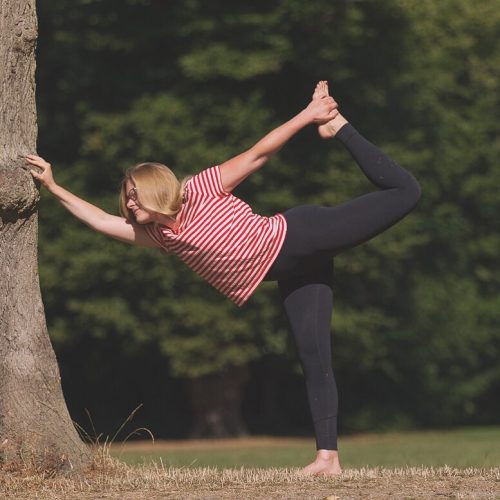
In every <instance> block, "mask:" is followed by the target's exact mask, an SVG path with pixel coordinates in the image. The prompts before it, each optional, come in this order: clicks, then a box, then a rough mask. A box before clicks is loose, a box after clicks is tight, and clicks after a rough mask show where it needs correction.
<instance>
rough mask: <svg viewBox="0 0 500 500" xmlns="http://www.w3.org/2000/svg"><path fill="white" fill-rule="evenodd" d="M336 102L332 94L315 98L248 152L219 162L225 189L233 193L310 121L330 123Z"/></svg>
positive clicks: (335, 111)
mask: <svg viewBox="0 0 500 500" xmlns="http://www.w3.org/2000/svg"><path fill="white" fill-rule="evenodd" d="M336 108H337V103H336V102H335V101H334V99H333V98H332V97H330V96H324V97H322V98H319V99H313V100H312V101H311V102H310V103H309V105H308V106H307V108H305V109H304V110H302V111H301V112H300V113H299V114H297V115H295V116H294V117H293V118H292V119H290V120H288V121H287V122H286V123H284V124H283V125H281V126H279V127H278V128H275V129H274V130H272V131H271V132H269V134H267V135H266V136H265V137H263V138H262V139H261V140H260V141H259V142H257V144H255V145H254V146H253V147H251V148H250V149H249V150H248V151H245V152H244V153H241V154H240V155H238V156H235V157H234V158H231V159H230V160H228V161H226V162H224V163H222V164H221V165H220V172H221V178H222V185H223V186H224V190H225V191H227V192H231V191H232V190H233V189H234V188H235V187H236V186H237V185H238V184H240V183H241V182H242V181H244V180H245V179H246V178H247V177H248V176H249V175H250V174H253V173H254V172H256V171H257V170H259V169H260V168H261V167H262V166H263V165H264V164H265V163H266V162H267V160H269V158H270V157H271V156H272V155H273V154H274V153H276V152H278V151H279V150H280V149H281V148H282V147H283V146H284V145H285V144H286V143H287V142H288V141H289V140H290V139H291V138H292V137H293V136H294V135H295V134H296V133H297V132H299V131H300V130H301V129H303V128H304V127H305V126H307V125H310V124H311V123H316V124H318V125H321V124H324V123H327V122H328V121H330V120H332V119H333V118H334V117H335V116H336V115H337V113H338V112H337V109H336Z"/></svg>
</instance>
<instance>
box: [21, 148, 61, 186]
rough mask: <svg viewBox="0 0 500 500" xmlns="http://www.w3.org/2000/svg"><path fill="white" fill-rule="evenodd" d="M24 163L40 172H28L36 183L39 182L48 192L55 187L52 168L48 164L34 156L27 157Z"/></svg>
mask: <svg viewBox="0 0 500 500" xmlns="http://www.w3.org/2000/svg"><path fill="white" fill-rule="evenodd" d="M26 162H27V163H29V164H30V165H33V166H35V167H38V168H39V169H41V170H42V172H41V173H40V172H38V171H37V170H30V173H31V175H32V176H33V177H34V178H35V179H36V180H37V181H40V182H41V183H42V184H43V185H44V186H45V187H46V188H47V189H48V190H50V189H51V188H53V187H54V186H55V185H56V182H55V180H54V176H53V175H52V167H51V165H50V163H49V162H47V161H45V160H44V159H43V158H41V157H40V156H36V155H27V156H26Z"/></svg>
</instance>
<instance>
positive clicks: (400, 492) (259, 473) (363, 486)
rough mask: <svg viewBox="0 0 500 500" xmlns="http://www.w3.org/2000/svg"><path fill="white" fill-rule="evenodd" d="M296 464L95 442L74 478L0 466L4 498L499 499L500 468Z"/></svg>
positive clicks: (1, 491) (127, 499) (1, 496)
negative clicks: (178, 461) (115, 449)
mask: <svg viewBox="0 0 500 500" xmlns="http://www.w3.org/2000/svg"><path fill="white" fill-rule="evenodd" d="M297 472H298V470H297V469H244V468H241V469H224V470H220V469H215V468H196V469H195V468H181V469H179V468H172V467H167V466H164V465H163V464H162V463H161V462H160V463H151V464H144V465H141V466H136V467H131V466H128V465H125V464H123V463H121V462H119V461H117V460H115V459H113V458H111V457H110V456H109V449H108V448H106V447H104V448H100V449H99V450H98V451H97V453H96V458H95V464H94V467H93V468H92V470H90V471H89V472H88V473H87V474H85V475H84V476H82V477H79V478H63V477H50V476H48V475H47V474H44V473H41V472H38V473H34V472H33V470H32V469H31V470H30V468H29V467H28V466H26V467H25V468H24V469H21V470H17V471H15V472H14V471H8V470H6V469H5V468H4V469H0V498H2V499H3V498H5V499H14V498H15V499H16V500H18V499H30V500H31V499H44V500H45V499H46V500H56V499H64V500H68V499H75V500H76V499H124V500H132V499H133V500H140V499H141V500H142V499H146V498H148V499H163V498H182V499H184V498H189V499H195V498H197V499H220V498H222V499H234V498H248V499H264V498H265V499H269V498H283V499H284V498H286V499H294V498H304V499H315V498H317V499H325V498H331V499H350V498H374V499H375V498H384V499H385V498H432V497H436V496H439V497H441V498H457V499H460V498H463V499H466V498H467V499H470V498H477V499H483V498H498V499H500V468H495V469H474V468H469V469H453V468H450V467H442V468H427V467H421V468H397V469H383V468H373V469H366V468H363V469H348V470H345V471H344V472H343V474H342V475H341V476H339V477H334V478H325V477H307V478H304V477H300V476H298V475H297Z"/></svg>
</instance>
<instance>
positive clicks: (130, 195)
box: [127, 187, 137, 201]
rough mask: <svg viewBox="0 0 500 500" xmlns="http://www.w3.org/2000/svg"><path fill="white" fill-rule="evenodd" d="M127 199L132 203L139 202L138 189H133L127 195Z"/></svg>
mask: <svg viewBox="0 0 500 500" xmlns="http://www.w3.org/2000/svg"><path fill="white" fill-rule="evenodd" d="M127 198H128V199H129V200H132V201H137V188H136V187H133V188H131V189H130V190H129V191H128V193H127Z"/></svg>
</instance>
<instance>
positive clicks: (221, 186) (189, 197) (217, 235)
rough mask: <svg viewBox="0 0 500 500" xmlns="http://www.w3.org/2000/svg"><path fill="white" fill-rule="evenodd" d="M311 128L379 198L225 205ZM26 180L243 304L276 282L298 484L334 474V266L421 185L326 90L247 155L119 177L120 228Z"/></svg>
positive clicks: (69, 197) (45, 180)
mask: <svg viewBox="0 0 500 500" xmlns="http://www.w3.org/2000/svg"><path fill="white" fill-rule="evenodd" d="M312 123H315V124H317V125H318V131H319V134H320V136H321V137H322V138H323V139H330V138H333V137H336V138H337V139H338V140H339V141H340V142H341V143H342V144H343V145H344V146H345V147H346V148H347V149H348V151H349V152H350V153H351V155H352V156H353V158H354V159H355V161H356V162H357V163H358V165H359V167H360V168H361V170H362V172H363V173H364V174H365V175H366V177H367V178H368V179H369V180H370V181H371V182H372V183H373V184H374V185H375V186H376V187H378V188H379V190H378V191H375V192H372V193H369V194H366V195H364V196H361V197H359V198H356V199H354V200H351V201H349V202H347V203H343V204H341V205H339V206H336V207H322V206H316V205H305V206H299V207H295V208H292V209H290V210H287V211H286V212H284V213H283V214H278V215H275V216H274V217H261V216H259V215H255V214H253V213H252V211H251V209H250V207H249V206H248V205H247V204H246V203H244V202H243V201H241V200H240V199H238V198H236V197H235V196H233V195H232V194H231V191H232V190H233V189H234V188H235V187H236V186H237V185H238V184H240V183H241V182H242V181H243V180H244V179H246V178H247V177H248V176H249V175H250V174H252V173H254V172H256V171H257V170H259V169H260V168H261V167H262V166H263V165H264V164H265V163H266V161H267V160H268V159H269V158H270V157H271V156H272V155H273V154H274V153H276V152H277V151H278V150H279V149H280V148H281V147H282V146H283V145H284V144H285V143H286V142H287V141H288V140H289V139H290V138H291V137H293V136H294V135H295V134H296V133H297V132H299V130H301V129H302V128H304V127H305V126H307V125H309V124H312ZM26 159H27V162H28V163H30V164H31V165H33V166H36V167H39V168H40V169H41V172H39V171H35V170H31V173H32V175H33V177H34V178H35V179H37V180H38V181H40V182H41V183H42V184H43V185H44V186H45V187H46V188H47V189H48V190H49V191H50V192H51V193H52V194H53V195H54V196H55V197H56V198H58V199H59V201H60V202H61V203H62V204H63V206H64V207H65V208H66V209H68V210H69V211H70V212H71V213H72V214H73V215H75V216H76V217H77V218H78V219H80V220H81V221H83V222H84V223H86V224H87V225H89V226H90V227H91V228H92V229H94V230H96V231H99V232H101V233H104V234H107V235H108V236H111V237H113V238H116V239H119V240H121V241H124V242H126V243H131V244H136V245H142V246H148V247H158V248H160V249H162V250H163V251H165V252H166V253H176V254H177V255H178V256H179V257H180V258H181V259H182V260H183V261H184V262H185V263H186V264H187V265H188V266H190V267H191V268H192V269H193V270H194V271H195V272H196V273H198V274H199V275H200V276H202V277H203V278H204V279H206V280H207V281H208V282H209V283H210V284H211V285H213V286H214V287H216V288H217V289H218V290H219V291H220V292H221V293H223V294H224V295H226V296H227V297H229V298H230V299H231V300H232V301H233V302H235V303H236V304H237V305H239V306H241V305H243V304H244V303H245V302H246V301H247V300H248V299H249V298H250V296H251V295H252V293H253V292H254V290H255V289H256V288H257V286H258V285H259V284H260V283H261V282H262V281H263V280H267V281H277V282H278V286H279V290H280V293H281V297H282V300H283V305H284V308H285V310H286V313H287V315H288V318H289V321H290V324H291V327H292V331H293V334H294V336H295V339H296V342H297V346H298V351H299V356H300V359H301V362H302V366H303V369H304V374H305V377H306V386H307V392H308V399H309V405H310V409H311V414H312V417H313V422H314V430H315V436H316V447H317V455H316V459H315V460H314V461H313V462H312V463H311V464H309V465H308V466H307V467H305V468H304V469H303V472H304V473H306V474H339V473H340V472H341V467H340V462H339V457H338V451H337V389H336V385H335V379H334V376H333V371H332V364H331V346H330V337H331V334H330V322H331V315H332V308H333V306H332V274H333V259H332V257H333V256H334V255H336V254H338V253H339V252H340V251H342V250H345V249H347V248H351V247H353V246H355V245H359V244H360V243H362V242H364V241H366V240H368V239H370V238H372V237H373V236H375V235H377V234H379V233H381V232H382V231H384V230H385V229H387V228H389V227H390V226H392V225H393V224H395V223H396V222H398V221H399V220H400V219H401V218H403V217H404V216H405V215H406V214H408V213H409V212H410V211H411V210H412V209H413V208H414V207H415V205H416V203H417V201H418V199H419V197H420V187H419V185H418V183H417V181H416V180H415V179H414V178H413V177H412V176H411V175H410V174H409V173H408V172H406V171H405V170H404V169H403V168H401V167H399V166H398V165H397V164H396V163H394V162H393V161H392V160H391V159H389V158H388V157H387V156H386V155H385V154H384V153H383V152H381V151H380V150H379V149H378V148H377V147H375V146H374V145H373V144H371V143H369V142H368V141H366V140H365V139H364V138H363V137H362V136H361V135H360V134H359V133H358V132H357V131H356V130H355V129H354V128H353V127H352V125H350V124H349V123H348V122H347V120H346V119H345V118H344V117H343V116H342V115H341V114H340V113H339V112H338V109H337V103H336V102H335V101H334V99H333V98H332V97H330V96H329V93H328V85H327V83H326V82H324V81H322V82H319V83H318V85H317V86H316V89H315V91H314V94H313V97H312V100H311V102H310V103H309V105H308V106H307V107H306V108H305V109H304V110H303V111H301V112H300V113H299V114H297V115H296V116H295V117H293V118H292V119H291V120H289V121H288V122H286V123H285V124H283V125H281V126H280V127H278V128H276V129H275V130H273V131H272V132H270V133H269V134H268V135H266V136H265V137H264V138H263V139H261V140H260V141H259V142H258V143H257V144H255V146H253V147H252V148H250V149H249V150H248V151H246V152H244V153H242V154H240V155H238V156H236V157H235V158H232V159H230V160H229V161H226V162H225V163H223V164H221V165H220V166H216V167H212V168H209V169H206V170H204V171H202V172H201V173H199V174H198V175H195V176H194V177H191V178H189V179H185V180H184V181H182V182H179V181H178V180H177V179H176V177H175V175H174V174H173V173H172V172H171V171H170V169H168V168H167V167H166V166H164V165H161V164H158V163H143V164H139V165H136V166H135V167H133V168H131V169H130V170H129V171H128V172H127V173H126V175H125V178H124V180H123V183H122V189H121V194H120V202H121V213H122V217H117V216H114V215H110V214H107V213H105V212H104V211H102V210H100V209H99V208H97V207H95V206H93V205H91V204H89V203H87V202H86V201H84V200H82V199H80V198H78V197H77V196H75V195H73V194H71V193H69V192H68V191H66V190H65V189H63V188H62V187H60V186H58V185H57V184H56V183H55V181H54V178H53V176H52V172H51V167H50V164H49V163H47V162H46V161H45V160H43V159H42V158H40V157H38V156H34V155H28V156H27V158H26Z"/></svg>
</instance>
